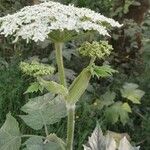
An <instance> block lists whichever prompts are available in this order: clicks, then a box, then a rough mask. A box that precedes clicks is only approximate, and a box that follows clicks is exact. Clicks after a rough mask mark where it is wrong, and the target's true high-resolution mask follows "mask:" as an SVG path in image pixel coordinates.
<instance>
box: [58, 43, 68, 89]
mask: <svg viewBox="0 0 150 150" xmlns="http://www.w3.org/2000/svg"><path fill="white" fill-rule="evenodd" d="M62 48H63V43H61V42H55V50H56V61H57V67H58V74H59V80H60V84H62V85H63V86H64V87H67V83H66V78H65V71H64V64H63V56H62Z"/></svg>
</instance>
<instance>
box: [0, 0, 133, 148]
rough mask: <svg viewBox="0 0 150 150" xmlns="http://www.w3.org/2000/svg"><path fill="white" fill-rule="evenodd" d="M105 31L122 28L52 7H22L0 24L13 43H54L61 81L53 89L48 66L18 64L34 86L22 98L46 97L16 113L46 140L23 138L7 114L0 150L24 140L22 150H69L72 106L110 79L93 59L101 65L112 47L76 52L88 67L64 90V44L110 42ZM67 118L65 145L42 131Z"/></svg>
mask: <svg viewBox="0 0 150 150" xmlns="http://www.w3.org/2000/svg"><path fill="white" fill-rule="evenodd" d="M110 27H121V25H120V24H119V23H118V22H116V21H114V20H113V19H110V18H107V17H104V16H103V15H101V14H99V13H96V12H94V11H92V10H90V9H87V8H77V7H74V6H72V5H69V6H66V5H62V4H60V3H56V2H51V1H49V2H43V3H41V4H38V5H34V6H27V7H24V8H23V9H21V10H20V11H19V12H17V13H15V14H13V15H7V16H5V17H1V18H0V34H3V35H5V36H10V35H13V36H14V37H15V40H14V42H17V41H18V40H19V38H22V39H25V40H27V42H29V41H30V40H33V41H35V42H38V41H44V40H45V39H49V40H51V41H52V42H53V43H54V45H55V52H56V62H57V67H58V74H59V81H60V83H57V82H54V81H48V80H46V78H45V76H50V75H52V74H53V73H54V71H55V69H54V68H53V67H51V66H48V65H46V64H41V63H39V62H37V61H32V62H22V63H21V64H20V68H21V69H22V71H23V72H24V73H25V74H27V75H30V76H33V77H34V78H35V80H36V81H35V82H34V83H32V84H31V86H30V87H29V88H28V89H27V91H26V93H30V92H36V91H38V90H40V91H43V90H44V89H46V90H47V91H48V93H47V94H44V95H43V96H39V97H36V98H33V99H31V100H30V101H29V102H28V103H27V104H25V105H24V106H23V107H22V109H21V110H22V111H23V112H25V114H26V115H21V116H20V117H21V118H22V119H23V120H24V122H25V123H26V124H27V125H28V126H30V127H31V128H33V129H35V130H40V129H42V128H44V129H45V134H46V136H37V135H22V134H21V133H20V131H19V125H18V123H17V121H16V120H15V118H13V117H12V116H11V114H10V113H9V114H8V115H7V117H6V122H5V123H4V125H3V126H2V127H1V129H0V150H4V149H5V150H19V149H20V147H21V145H22V144H21V138H29V139H28V140H27V141H26V142H25V143H24V144H23V145H22V146H24V145H25V148H24V150H37V149H39V150H42V149H43V150H50V149H51V150H59V149H62V150H73V139H74V125H75V108H76V103H77V101H79V99H80V97H81V96H82V94H83V93H84V92H85V90H86V89H87V87H88V83H89V81H90V79H91V78H92V77H93V76H97V77H98V78H100V77H109V76H111V75H112V74H113V73H115V72H116V71H115V70H114V69H112V68H111V67H110V66H109V65H103V66H96V65H95V64H94V62H95V60H96V58H98V59H105V57H106V56H109V55H110V53H111V50H112V47H111V45H109V44H108V42H106V41H100V42H96V41H95V42H92V43H88V42H86V43H84V44H83V45H81V47H80V48H79V49H78V51H79V53H80V54H81V55H83V56H88V57H89V58H90V59H91V61H90V63H89V65H88V66H87V67H86V68H84V69H83V70H82V72H81V73H80V74H79V75H78V76H77V77H76V79H75V80H74V81H73V83H72V84H71V85H70V86H69V87H68V84H67V83H66V78H65V71H64V65H63V58H62V49H63V44H64V42H66V41H68V40H71V39H73V38H77V37H78V36H80V35H83V34H89V33H96V32H97V33H98V34H101V35H104V36H110V35H109V28H110ZM66 116H67V118H68V121H67V139H66V141H63V140H62V139H60V138H58V137H57V136H56V135H55V134H50V133H49V131H48V128H47V125H50V124H54V123H56V122H58V121H59V120H60V119H61V118H64V117H66ZM99 148H100V147H99ZM86 149H89V148H88V147H87V148H86ZM90 149H91V150H95V149H93V148H90ZM100 149H101V148H100ZM100 149H99V150H100ZM128 150H130V149H128Z"/></svg>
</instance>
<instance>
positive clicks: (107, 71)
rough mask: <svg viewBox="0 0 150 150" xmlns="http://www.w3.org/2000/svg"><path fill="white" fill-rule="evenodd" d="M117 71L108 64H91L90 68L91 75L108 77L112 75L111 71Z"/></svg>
mask: <svg viewBox="0 0 150 150" xmlns="http://www.w3.org/2000/svg"><path fill="white" fill-rule="evenodd" d="M116 72H117V71H116V70H114V69H112V68H111V66H109V65H103V66H96V65H93V66H92V68H91V73H92V75H93V76H97V78H99V77H102V78H104V77H110V76H112V75H113V73H116Z"/></svg>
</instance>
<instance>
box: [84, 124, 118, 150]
mask: <svg viewBox="0 0 150 150" xmlns="http://www.w3.org/2000/svg"><path fill="white" fill-rule="evenodd" d="M83 146H84V150H115V149H116V143H115V141H114V139H113V138H112V137H110V136H109V135H108V136H106V137H105V136H104V135H103V133H102V130H101V128H100V126H99V125H97V127H96V128H95V130H94V132H93V133H92V135H91V137H89V141H88V144H87V145H83Z"/></svg>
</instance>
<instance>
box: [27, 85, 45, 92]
mask: <svg viewBox="0 0 150 150" xmlns="http://www.w3.org/2000/svg"><path fill="white" fill-rule="evenodd" d="M43 90H44V88H43V86H41V85H40V84H39V83H38V82H33V83H31V84H30V86H29V87H28V89H27V90H26V92H25V94H27V93H34V92H38V91H40V92H43Z"/></svg>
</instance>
